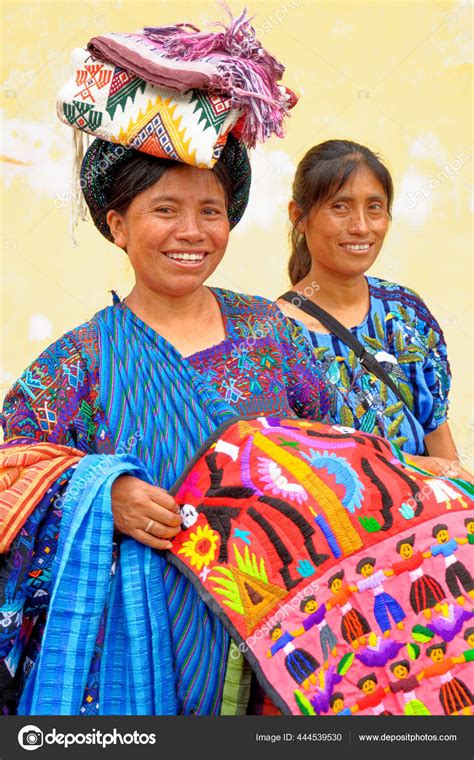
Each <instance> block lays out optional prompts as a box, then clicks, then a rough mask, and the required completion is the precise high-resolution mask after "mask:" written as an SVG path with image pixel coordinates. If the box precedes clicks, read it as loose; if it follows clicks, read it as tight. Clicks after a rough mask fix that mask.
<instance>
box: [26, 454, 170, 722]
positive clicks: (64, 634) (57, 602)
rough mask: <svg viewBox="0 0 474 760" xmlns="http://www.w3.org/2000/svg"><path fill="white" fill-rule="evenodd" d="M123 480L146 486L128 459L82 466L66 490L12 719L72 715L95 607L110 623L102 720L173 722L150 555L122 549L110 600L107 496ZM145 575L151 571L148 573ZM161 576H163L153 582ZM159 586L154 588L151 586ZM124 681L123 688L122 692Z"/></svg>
mask: <svg viewBox="0 0 474 760" xmlns="http://www.w3.org/2000/svg"><path fill="white" fill-rule="evenodd" d="M124 473H128V474H133V475H136V476H137V477H141V478H142V479H144V480H148V481H150V478H149V476H148V474H147V473H146V471H145V470H144V468H143V467H142V466H141V465H140V462H139V461H138V460H136V459H135V458H134V457H131V456H125V457H120V456H105V455H100V456H93V455H89V456H86V457H84V459H82V460H81V462H80V463H79V465H78V467H77V469H76V471H75V473H74V475H73V477H72V479H71V482H70V484H69V487H68V489H67V493H66V496H65V498H64V504H63V516H62V520H61V530H60V535H59V541H58V549H57V553H56V557H55V560H54V564H53V577H52V592H51V601H50V605H49V611H48V619H47V623H46V627H45V631H44V635H43V641H42V646H41V650H40V653H39V656H38V660H37V661H36V664H35V667H34V668H33V670H32V672H31V675H30V677H29V679H28V680H27V682H26V686H25V689H24V691H23V694H22V697H21V701H20V704H19V709H18V712H19V714H20V715H78V714H79V709H80V706H81V703H82V697H83V693H84V688H85V684H86V680H87V676H88V673H89V667H90V663H91V659H92V656H93V653H94V648H95V643H96V638H97V634H98V631H99V625H100V621H101V618H102V614H103V610H104V606H105V605H106V604H107V603H109V604H110V605H111V607H110V610H111V620H112V621H114V622H115V623H116V624H117V625H116V626H109V627H108V630H107V632H106V637H105V642H104V648H103V653H102V663H101V675H102V674H103V683H104V691H103V705H102V712H103V713H104V714H105V713H107V714H113V713H117V714H140V715H146V714H157V711H158V710H159V711H160V713H162V714H169V715H172V714H175V713H176V698H175V690H174V672H173V659H172V656H171V654H170V655H169V656H168V657H166V656H165V657H163V656H162V650H161V649H160V648H159V647H157V646H156V643H157V641H162V642H163V648H164V650H165V652H166V651H169V652H170V646H169V641H168V647H166V638H165V637H166V626H165V624H164V623H163V621H164V620H166V609H165V607H166V601H165V598H164V596H163V593H162V587H160V585H159V583H157V575H158V576H160V570H159V568H158V563H157V562H153V560H154V557H156V553H155V552H153V551H152V550H151V549H150V548H148V547H145V546H143V545H141V544H138V543H136V542H135V541H133V540H132V539H124V541H123V543H122V546H121V556H120V572H118V573H117V574H116V575H115V576H114V579H113V582H112V593H111V594H110V598H109V599H108V598H107V597H108V596H109V578H110V563H111V556H112V555H111V547H112V538H113V530H114V525H113V516H112V511H111V498H110V490H111V486H112V483H113V481H114V480H115V478H117V477H118V476H119V475H122V474H124ZM152 565H154V568H152V567H151V566H152ZM161 576H162V574H161ZM158 580H159V578H158ZM124 681H125V683H126V684H127V687H128V688H124Z"/></svg>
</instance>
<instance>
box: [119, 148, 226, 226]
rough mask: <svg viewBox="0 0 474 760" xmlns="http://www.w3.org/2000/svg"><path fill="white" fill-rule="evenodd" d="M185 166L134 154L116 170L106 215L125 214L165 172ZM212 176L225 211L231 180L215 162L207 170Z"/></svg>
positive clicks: (220, 163)
mask: <svg viewBox="0 0 474 760" xmlns="http://www.w3.org/2000/svg"><path fill="white" fill-rule="evenodd" d="M183 166H186V164H183V163H181V161H173V160H171V159H168V158H157V157H156V156H149V155H148V154H146V153H138V152H137V153H136V154H135V155H134V156H133V157H132V158H131V159H130V161H127V162H126V163H123V164H121V166H119V167H118V168H117V171H116V173H115V176H114V178H113V181H112V187H111V190H110V195H109V201H108V203H107V208H106V214H107V213H108V212H109V211H112V210H114V211H118V212H119V213H120V214H123V213H125V211H126V210H127V208H128V207H129V206H130V204H131V202H132V201H133V199H134V198H136V196H137V195H139V194H140V193H143V192H144V191H145V190H148V188H149V187H151V186H152V185H154V184H155V182H158V180H159V179H161V178H162V177H163V176H164V175H165V174H166V172H167V171H169V169H180V168H182V167H183ZM211 171H212V172H214V174H215V175H216V177H217V179H218V180H219V182H220V184H221V185H222V188H223V190H224V193H225V199H226V204H227V207H228V206H229V204H230V200H231V198H232V180H231V178H230V175H229V172H228V170H227V168H226V166H225V165H224V164H223V163H222V161H218V162H217V163H216V164H215V165H214V167H213V168H212V169H211Z"/></svg>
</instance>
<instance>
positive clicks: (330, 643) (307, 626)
mask: <svg viewBox="0 0 474 760" xmlns="http://www.w3.org/2000/svg"><path fill="white" fill-rule="evenodd" d="M300 610H301V611H302V612H306V614H307V615H308V617H307V618H305V619H304V620H303V622H302V625H301V627H300V628H297V629H296V630H295V631H292V632H291V633H292V635H293V636H295V638H296V637H297V636H302V635H303V634H304V633H306V631H310V630H311V628H313V627H314V626H317V628H318V630H319V640H320V642H321V649H322V650H323V658H324V667H325V668H327V665H328V659H329V654H332V655H333V657H335V656H336V655H337V639H336V637H335V635H334V633H333V631H332V629H331V628H330V627H329V625H328V623H327V622H326V612H327V610H326V605H325V604H320V605H319V606H318V603H317V601H316V597H315V596H307V597H305V598H304V599H303V600H302V602H301V604H300Z"/></svg>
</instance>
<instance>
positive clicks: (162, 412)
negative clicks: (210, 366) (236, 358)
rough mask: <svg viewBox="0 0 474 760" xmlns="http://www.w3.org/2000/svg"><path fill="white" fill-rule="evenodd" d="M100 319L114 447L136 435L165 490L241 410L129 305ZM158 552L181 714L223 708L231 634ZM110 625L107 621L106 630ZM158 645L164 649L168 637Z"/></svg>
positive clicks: (104, 399)
mask: <svg viewBox="0 0 474 760" xmlns="http://www.w3.org/2000/svg"><path fill="white" fill-rule="evenodd" d="M96 319H97V323H98V326H99V336H100V356H101V371H100V388H101V399H100V400H101V404H102V405H103V408H104V410H105V412H106V415H107V419H108V422H109V427H110V429H111V430H112V431H113V432H114V433H115V440H114V445H115V449H116V450H120V449H121V448H122V449H125V450H127V447H129V445H130V440H131V439H133V442H134V444H135V442H136V445H135V446H134V448H133V453H134V454H135V455H136V456H137V457H138V459H139V460H140V461H141V462H142V463H143V464H144V465H145V466H146V468H147V470H148V472H150V474H151V475H152V480H153V482H154V483H155V484H156V485H159V486H161V487H162V488H165V489H168V488H170V487H171V486H172V485H173V484H174V482H175V481H176V479H177V478H178V477H179V476H180V475H181V473H182V472H183V470H184V468H185V466H186V464H187V463H188V462H189V460H190V459H191V458H192V456H193V455H194V454H195V452H196V451H197V449H198V448H199V446H200V445H201V444H202V443H203V442H204V441H205V440H206V438H208V436H209V435H210V434H211V433H212V432H213V431H214V430H215V429H216V427H217V426H218V425H220V424H221V423H222V422H223V421H224V420H226V419H228V418H229V417H231V416H235V414H236V410H235V408H233V407H231V406H230V405H229V404H228V403H227V402H226V401H225V399H224V398H223V397H222V396H221V395H220V394H218V392H217V391H215V390H214V389H212V388H211V387H210V386H209V385H208V384H207V383H206V382H204V380H203V379H202V377H201V376H200V375H199V374H198V373H197V372H196V371H195V370H194V369H193V367H192V366H191V365H190V364H189V363H188V362H186V361H183V358H182V356H181V355H180V354H179V352H178V351H177V350H176V349H175V348H174V347H173V346H172V345H171V344H169V343H168V342H167V341H165V340H164V339H163V338H162V337H161V336H159V335H158V334H157V333H156V332H155V331H154V330H152V328H150V327H148V325H146V324H145V323H144V322H143V321H142V320H140V319H139V318H138V317H136V316H135V315H134V314H133V313H132V312H131V311H130V310H129V309H127V308H120V309H118V308H114V307H108V308H106V309H104V310H103V311H101V312H100V313H99V314H98V315H97V317H96ZM154 557H155V558H156V561H157V562H159V563H160V568H161V571H160V572H161V573H162V576H160V578H161V577H162V580H160V583H162V584H163V594H164V599H165V607H166V610H167V615H166V623H167V634H166V635H167V636H169V638H170V646H171V652H172V655H173V659H174V668H175V693H176V703H177V707H176V709H177V712H178V713H181V714H186V715H187V714H196V715H209V714H210V715H213V714H218V712H219V708H220V700H221V695H222V686H223V681H224V676H225V666H226V656H227V649H228V641H229V640H228V635H227V633H226V632H225V630H224V629H223V627H222V625H221V623H220V622H219V621H218V620H217V619H216V618H215V617H214V615H212V614H211V613H210V612H209V610H208V608H207V607H206V605H205V604H204V602H203V601H202V600H201V599H200V597H199V596H198V595H197V593H196V591H195V589H194V587H193V586H192V585H191V584H190V583H189V581H188V580H187V579H186V578H184V576H182V575H181V573H179V571H178V570H176V568H175V567H173V566H172V565H170V564H168V563H167V562H166V561H165V560H164V558H163V557H161V556H159V555H157V554H156V553H155V554H154ZM112 625H113V624H112V623H111V622H110V619H109V623H108V628H109V627H110V626H112ZM163 635H165V634H164V633H163ZM156 645H157V646H158V647H159V648H160V649H161V651H163V652H164V651H165V650H164V647H163V642H161V641H157V642H156ZM118 667H120V664H119V665H118ZM108 680H109V679H108ZM112 681H113V679H111V682H112ZM114 683H115V681H114ZM119 683H120V681H119ZM104 688H105V690H107V689H106V687H104ZM104 688H102V689H101V696H100V699H99V703H100V704H102V700H103V698H104V696H105V695H104ZM105 698H106V699H108V697H105ZM111 707H112V705H111ZM132 708H133V706H132ZM103 709H104V708H103V706H101V711H102V710H103Z"/></svg>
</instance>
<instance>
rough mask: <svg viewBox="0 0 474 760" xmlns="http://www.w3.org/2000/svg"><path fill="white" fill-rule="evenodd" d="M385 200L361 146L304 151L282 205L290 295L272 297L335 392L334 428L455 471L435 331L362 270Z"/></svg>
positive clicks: (379, 235) (371, 255) (381, 173)
mask: <svg viewBox="0 0 474 760" xmlns="http://www.w3.org/2000/svg"><path fill="white" fill-rule="evenodd" d="M392 202H393V182H392V178H391V176H390V172H389V171H388V169H387V167H386V166H385V165H384V164H383V163H382V161H381V159H380V158H379V157H378V156H377V155H376V154H375V153H373V152H372V151H371V150H370V149H369V148H367V147H365V146H364V145H360V144H358V143H356V142H353V141H350V140H328V141H326V142H324V143H321V144H320V145H316V146H315V147H313V148H311V149H310V150H309V151H308V152H307V153H306V155H305V156H304V157H303V158H302V159H301V161H300V163H299V165H298V167H297V170H296V174H295V178H294V182H293V197H292V200H291V201H290V204H289V216H290V220H291V223H292V230H291V247H292V252H291V257H290V261H289V267H288V271H289V276H290V280H291V284H292V288H293V293H294V295H291V294H286V295H285V300H283V298H282V299H280V300H279V302H278V303H279V305H280V307H281V308H282V309H283V310H284V311H285V312H286V313H287V314H288V315H289V316H291V317H293V318H294V319H295V320H297V321H298V322H299V323H302V324H303V325H304V326H305V327H306V328H307V333H306V334H307V337H308V338H309V339H310V341H311V343H312V345H313V348H314V352H315V356H316V357H317V358H318V360H319V362H320V363H321V366H322V367H323V368H324V373H325V375H326V377H327V378H328V380H329V381H330V382H331V383H332V384H333V386H334V387H335V388H337V390H338V393H337V394H335V396H334V399H335V401H336V410H333V415H334V416H335V417H336V418H337V420H338V422H339V423H340V424H341V425H344V426H346V427H348V428H355V429H356V430H361V431H364V432H368V433H375V434H376V435H381V436H383V437H385V438H387V439H388V440H390V441H391V442H393V443H395V444H396V445H398V446H399V447H401V449H402V450H403V451H405V452H407V453H409V454H412V455H422V454H424V453H425V454H427V455H428V457H427V458H425V463H424V464H423V465H421V466H424V467H425V468H426V469H428V470H430V471H433V472H437V473H439V472H443V473H444V474H445V475H450V474H452V475H455V474H456V473H459V472H460V469H461V468H460V466H459V461H458V454H457V452H456V447H455V444H454V441H453V438H452V435H451V431H450V428H449V423H448V420H447V411H448V393H449V389H450V385H451V373H450V368H449V362H448V356H447V350H446V343H445V340H444V336H443V331H442V329H441V327H440V326H439V324H438V322H437V321H436V319H435V317H434V316H433V315H432V314H431V312H430V310H429V309H428V307H427V306H426V304H425V303H424V301H423V300H422V299H421V298H420V296H419V295H418V294H417V293H415V292H414V291H413V290H410V289H409V288H406V287H404V286H403V285H397V284H396V283H393V282H389V281H387V280H383V279H380V278H377V277H371V276H366V272H367V271H368V270H369V269H370V267H371V266H372V265H373V264H374V262H375V261H376V260H377V257H378V255H379V254H380V251H381V249H382V246H383V243H384V240H385V236H386V234H387V231H388V227H389V223H390V220H391V211H392ZM463 476H466V477H469V475H468V473H466V471H463Z"/></svg>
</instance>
